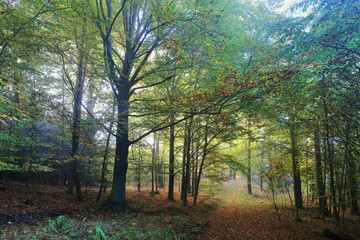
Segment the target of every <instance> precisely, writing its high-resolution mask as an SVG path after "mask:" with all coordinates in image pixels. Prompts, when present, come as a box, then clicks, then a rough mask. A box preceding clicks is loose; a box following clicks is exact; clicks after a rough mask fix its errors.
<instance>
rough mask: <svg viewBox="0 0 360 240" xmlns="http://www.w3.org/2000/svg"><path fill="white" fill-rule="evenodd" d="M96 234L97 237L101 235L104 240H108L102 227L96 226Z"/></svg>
mask: <svg viewBox="0 0 360 240" xmlns="http://www.w3.org/2000/svg"><path fill="white" fill-rule="evenodd" d="M95 232H96V235H100V237H101V239H102V240H106V236H105V234H104V232H103V230H102V229H101V228H100V227H98V226H96V227H95Z"/></svg>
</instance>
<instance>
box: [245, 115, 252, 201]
mask: <svg viewBox="0 0 360 240" xmlns="http://www.w3.org/2000/svg"><path fill="white" fill-rule="evenodd" d="M248 132H249V133H248V146H247V171H246V175H247V190H248V194H249V195H252V189H251V133H250V121H249V119H248Z"/></svg>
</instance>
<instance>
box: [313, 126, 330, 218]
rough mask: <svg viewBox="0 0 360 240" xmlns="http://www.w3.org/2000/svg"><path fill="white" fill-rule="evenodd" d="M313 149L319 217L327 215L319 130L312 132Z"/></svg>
mask: <svg viewBox="0 0 360 240" xmlns="http://www.w3.org/2000/svg"><path fill="white" fill-rule="evenodd" d="M314 148H315V170H316V185H317V194H318V199H319V211H320V214H321V216H325V215H328V211H327V206H326V197H325V186H324V180H323V174H322V166H321V152H320V151H321V149H320V138H319V130H318V129H315V130H314Z"/></svg>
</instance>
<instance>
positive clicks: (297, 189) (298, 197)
mask: <svg viewBox="0 0 360 240" xmlns="http://www.w3.org/2000/svg"><path fill="white" fill-rule="evenodd" d="M290 121H292V122H291V123H290V124H289V128H290V139H291V157H292V166H293V178H294V198H295V212H296V220H297V221H301V219H300V216H299V209H303V208H304V206H303V200H302V192H301V175H300V165H299V158H298V149H297V146H296V137H297V136H296V130H295V119H293V118H292V119H291V120H290Z"/></svg>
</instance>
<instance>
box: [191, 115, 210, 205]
mask: <svg viewBox="0 0 360 240" xmlns="http://www.w3.org/2000/svg"><path fill="white" fill-rule="evenodd" d="M204 138H205V141H204V150H203V155H202V158H201V162H200V167H199V173H198V176H197V179H196V181H195V194H194V200H193V201H194V205H196V201H197V197H198V195H199V186H200V180H201V174H202V171H203V168H204V162H205V159H206V155H207V147H208V121H207V122H206V126H205V136H204Z"/></svg>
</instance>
